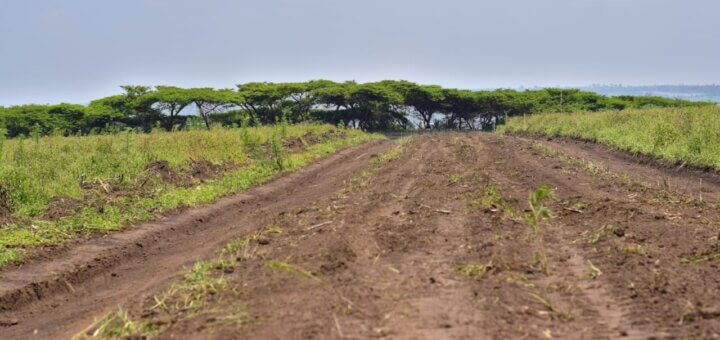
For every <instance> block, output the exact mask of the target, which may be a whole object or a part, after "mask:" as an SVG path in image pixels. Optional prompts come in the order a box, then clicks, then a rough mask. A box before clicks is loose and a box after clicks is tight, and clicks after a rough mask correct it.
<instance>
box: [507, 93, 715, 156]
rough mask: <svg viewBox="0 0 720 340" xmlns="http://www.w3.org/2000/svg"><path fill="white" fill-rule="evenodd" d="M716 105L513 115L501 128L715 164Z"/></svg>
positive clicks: (513, 131) (508, 130) (510, 131)
mask: <svg viewBox="0 0 720 340" xmlns="http://www.w3.org/2000/svg"><path fill="white" fill-rule="evenodd" d="M718 117H720V108H718V107H715V106H707V107H700V108H651V109H629V110H623V111H602V112H577V113H553V114H536V115H531V116H528V117H513V118H510V119H509V120H508V121H507V122H506V124H505V125H504V126H503V127H502V128H501V131H504V132H509V133H516V132H523V133H533V134H540V135H549V136H569V137H574V138H582V139H586V140H592V141H598V142H601V143H605V144H608V145H612V146H615V147H617V148H620V149H624V150H627V151H630V152H639V153H643V154H647V155H652V156H655V157H657V158H660V159H664V160H668V161H671V162H685V163H688V164H695V165H700V166H711V167H715V168H718V167H720V134H719V133H718V131H720V119H718Z"/></svg>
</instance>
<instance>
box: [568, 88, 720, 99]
mask: <svg viewBox="0 0 720 340" xmlns="http://www.w3.org/2000/svg"><path fill="white" fill-rule="evenodd" d="M580 89H582V90H585V91H592V92H597V93H600V94H604V95H608V96H620V95H633V96H643V95H651V96H661V97H668V98H679V99H687V100H701V101H714V102H720V85H647V86H624V85H590V86H585V87H580Z"/></svg>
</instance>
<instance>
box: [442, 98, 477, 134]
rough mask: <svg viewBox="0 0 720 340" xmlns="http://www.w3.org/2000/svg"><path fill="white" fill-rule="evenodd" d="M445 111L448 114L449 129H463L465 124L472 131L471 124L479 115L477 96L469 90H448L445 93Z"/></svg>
mask: <svg viewBox="0 0 720 340" xmlns="http://www.w3.org/2000/svg"><path fill="white" fill-rule="evenodd" d="M444 95H445V100H444V107H445V108H444V111H445V112H446V113H447V114H448V116H447V117H446V121H447V124H448V127H455V128H462V124H463V122H465V123H466V124H467V127H468V128H470V129H472V124H471V123H470V122H471V121H472V120H473V119H474V117H475V115H476V114H477V100H476V94H475V92H473V91H469V90H457V89H446V90H445V91H444Z"/></svg>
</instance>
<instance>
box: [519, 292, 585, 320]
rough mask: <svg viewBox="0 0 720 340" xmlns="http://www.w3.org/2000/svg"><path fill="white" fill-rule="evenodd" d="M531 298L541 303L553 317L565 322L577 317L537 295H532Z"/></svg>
mask: <svg viewBox="0 0 720 340" xmlns="http://www.w3.org/2000/svg"><path fill="white" fill-rule="evenodd" d="M530 297H532V298H533V299H534V300H535V301H537V302H539V303H540V304H541V305H543V306H544V307H545V308H546V309H547V310H548V311H549V312H550V313H551V314H552V315H553V316H556V317H559V318H560V319H562V320H564V321H571V320H573V319H574V318H575V316H573V315H572V313H570V312H568V311H565V310H563V309H560V308H558V307H556V306H555V305H553V304H552V303H550V301H548V300H547V299H546V298H544V297H542V296H540V295H538V294H535V293H530Z"/></svg>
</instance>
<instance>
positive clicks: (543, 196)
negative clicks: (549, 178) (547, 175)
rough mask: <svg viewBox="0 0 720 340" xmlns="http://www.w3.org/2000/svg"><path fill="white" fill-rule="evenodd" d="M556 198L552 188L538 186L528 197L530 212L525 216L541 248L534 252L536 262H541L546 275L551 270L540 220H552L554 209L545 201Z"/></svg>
mask: <svg viewBox="0 0 720 340" xmlns="http://www.w3.org/2000/svg"><path fill="white" fill-rule="evenodd" d="M554 198H555V191H554V190H553V189H552V188H550V187H549V186H546V185H543V186H540V187H538V188H537V189H535V191H533V192H531V193H530V195H529V197H528V203H529V204H530V212H529V213H527V214H525V216H523V217H524V219H525V221H526V222H527V223H528V224H529V225H530V228H531V229H532V231H533V234H534V235H535V241H536V242H537V243H538V247H539V248H540V250H539V251H537V252H534V253H533V258H534V261H535V263H540V266H541V267H542V271H543V273H545V275H550V270H549V269H548V261H547V254H546V253H545V243H544V241H543V235H542V230H541V229H540V222H542V221H543V220H549V221H551V220H552V218H553V216H552V211H550V209H549V208H547V207H546V206H545V205H544V202H545V201H546V200H548V199H554Z"/></svg>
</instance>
